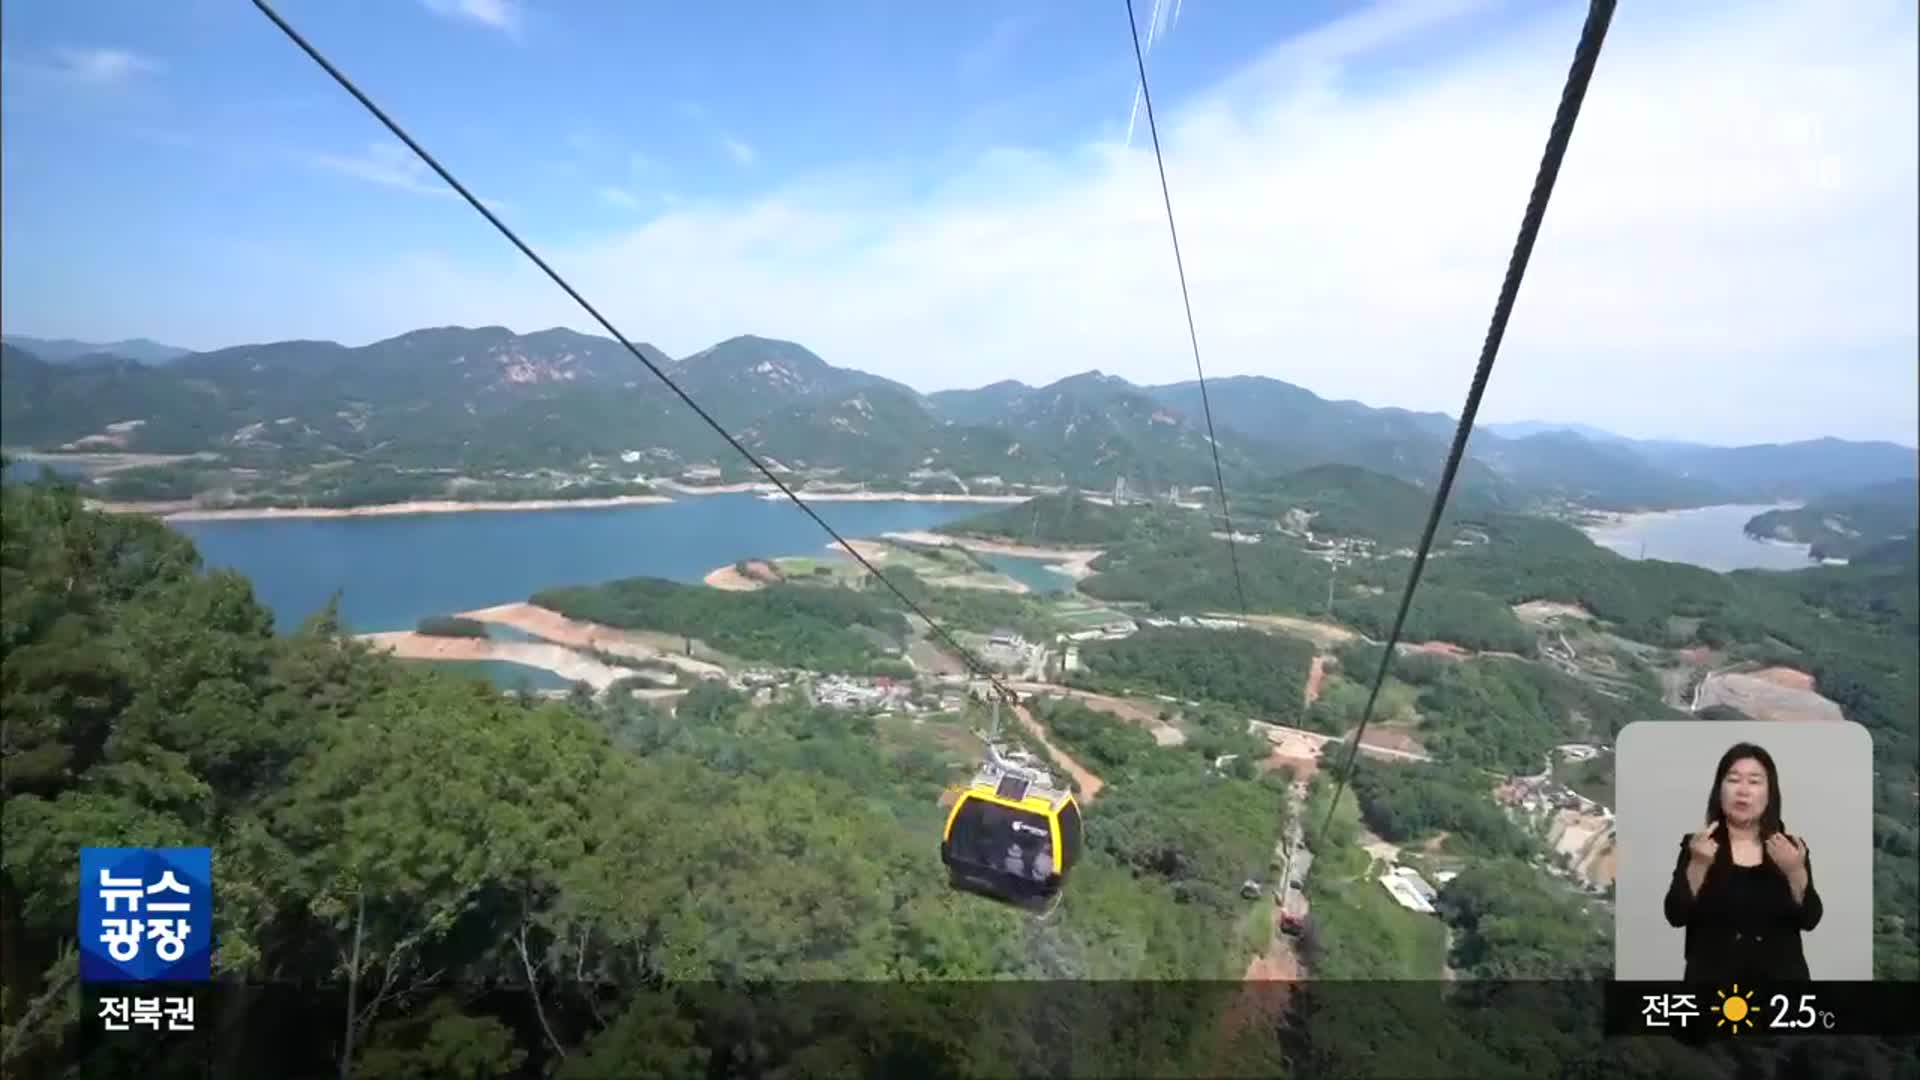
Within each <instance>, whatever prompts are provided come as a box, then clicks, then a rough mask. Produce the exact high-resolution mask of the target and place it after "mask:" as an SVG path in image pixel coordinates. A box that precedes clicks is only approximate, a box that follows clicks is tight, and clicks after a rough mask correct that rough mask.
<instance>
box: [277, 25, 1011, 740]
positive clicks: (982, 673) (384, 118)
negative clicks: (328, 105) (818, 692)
mask: <svg viewBox="0 0 1920 1080" xmlns="http://www.w3.org/2000/svg"><path fill="white" fill-rule="evenodd" d="M253 6H254V7H257V8H259V9H260V11H261V13H262V14H264V15H265V16H266V17H267V18H268V19H271V20H272V21H273V24H274V25H275V26H277V27H279V28H280V31H281V32H282V33H284V34H286V36H287V37H288V39H289V40H291V41H292V42H293V43H294V44H295V45H297V46H299V47H300V50H301V51H302V52H304V53H306V54H307V56H308V57H310V58H311V59H312V60H313V62H314V63H316V64H318V65H320V68H321V70H323V71H325V72H326V73H327V74H328V75H330V76H332V77H333V81H334V82H337V83H339V84H340V86H341V88H342V89H344V90H346V92H347V93H349V94H351V95H353V98H354V100H355V101H358V102H359V103H360V104H361V105H362V106H364V107H365V108H366V110H367V111H368V112H370V113H372V114H373V117H374V119H376V120H378V121H380V123H381V124H383V125H385V127H386V129H387V130H388V131H390V132H392V133H393V135H394V137H395V138H397V139H399V140H400V141H401V142H403V143H405V144H406V145H407V149H409V150H412V151H413V152H414V154H416V155H418V156H419V158H420V160H421V161H424V162H426V164H427V166H428V167H429V168H431V169H432V170H433V171H434V172H436V173H438V174H439V176H440V179H442V180H444V181H446V182H447V186H448V187H451V188H453V190H454V191H455V192H457V193H458V194H459V195H460V197H461V198H463V199H465V200H466V201H467V204H468V205H469V206H472V207H473V208H474V209H475V210H476V211H478V212H479V213H480V216H481V217H484V218H486V219H487V221H488V222H489V223H491V224H492V225H493V227H494V228H495V229H497V230H499V232H500V235H502V236H504V237H506V238H507V240H508V241H509V242H510V243H512V244H513V246H514V247H516V248H519V249H520V253H521V254H522V255H525V256H526V257H527V258H528V259H531V260H532V261H533V264H534V265H535V266H538V267H539V268H540V269H541V270H542V271H544V272H545V273H546V275H547V276H548V277H549V278H552V279H553V283H554V284H555V285H558V286H560V288H561V290H562V291H563V292H565V293H566V294H567V295H568V296H570V297H572V298H573V301H574V302H575V303H577V304H579V305H580V307H581V308H582V309H583V310H585V311H586V313H587V314H588V315H591V316H593V320H594V321H595V322H597V323H599V324H600V325H601V326H602V327H603V328H605V329H606V331H607V333H609V334H611V335H613V337H614V340H616V341H618V342H619V343H620V344H622V345H624V346H626V349H627V351H628V352H630V353H632V354H633V357H634V359H636V360H638V361H640V362H641V363H642V364H645V365H646V368H647V370H648V371H651V372H653V374H654V377H655V378H658V379H659V380H660V381H661V382H663V383H665V384H666V385H667V389H669V390H672V391H673V392H674V394H676V395H677V396H678V397H679V398H680V400H681V401H683V402H685V403H686V406H687V408H689V409H692V410H693V411H694V413H695V414H696V415H697V416H699V417H700V419H702V420H705V421H706V422H707V426H708V427H711V428H712V429H713V430H714V431H716V432H718V433H719V435H720V437H721V438H723V439H725V440H726V441H727V444H728V445H729V446H732V447H733V448H734V449H735V450H738V451H739V452H740V456H741V457H744V458H746V459H747V460H748V461H749V462H751V463H752V464H753V467H754V468H756V469H758V470H760V473H761V475H763V476H765V477H766V478H767V480H768V481H769V482H771V483H772V484H773V486H774V487H776V488H779V489H780V492H781V494H783V495H785V496H786V497H787V498H788V499H790V500H792V501H793V505H795V506H797V507H799V508H800V509H801V510H802V511H803V512H805V513H806V515H807V516H808V517H810V518H812V519H813V521H814V524H816V525H819V526H820V527H821V528H822V529H824V530H826V533H827V535H828V536H831V537H833V539H834V540H835V541H836V542H837V543H839V545H840V546H841V547H842V548H843V549H845V550H846V553H847V554H848V555H850V556H852V557H853V559H854V561H855V562H857V563H859V564H860V565H861V567H863V568H864V569H865V570H866V571H867V572H868V573H870V574H872V575H873V576H874V577H875V578H878V579H879V581H880V583H881V584H883V585H885V586H886V587H887V588H888V589H889V590H891V591H892V593H893V595H894V596H896V597H898V598H899V599H900V602H901V603H903V604H905V605H907V608H908V610H910V611H912V612H913V613H914V614H915V615H918V616H920V617H921V618H922V619H925V620H926V623H927V627H928V628H929V629H931V630H932V631H933V632H934V633H936V634H938V635H939V636H940V640H941V641H942V642H944V643H945V644H946V645H947V646H948V647H950V648H952V649H953V650H954V651H955V652H957V653H959V654H960V658H961V660H962V661H964V662H965V663H966V665H967V668H968V669H969V670H970V671H972V672H973V674H974V675H976V676H979V677H981V678H985V679H986V680H987V681H988V682H989V683H991V684H992V685H993V689H994V692H995V693H997V694H998V695H999V696H1000V698H1001V699H1002V700H1004V701H1006V702H1007V703H1009V704H1013V703H1016V702H1018V701H1019V698H1018V697H1017V696H1016V695H1015V694H1014V693H1013V691H1011V690H1009V689H1007V687H1006V685H1005V684H1004V683H1002V682H1001V681H1000V680H999V679H998V678H997V677H995V675H994V674H993V673H992V672H991V671H988V670H987V669H986V668H985V667H984V666H983V665H981V664H980V662H979V661H977V660H975V659H974V657H973V654H972V653H971V652H969V651H967V648H966V646H964V645H962V644H960V642H958V641H956V640H955V639H954V637H953V635H952V634H950V633H948V632H947V631H946V629H945V628H944V627H942V626H941V625H940V624H939V623H937V622H934V621H933V618H932V617H931V616H929V615H928V614H927V613H926V612H925V611H923V610H921V608H920V605H918V604H916V603H914V602H913V600H912V599H911V598H909V597H908V596H907V594H906V593H904V592H902V591H900V587H899V586H897V585H895V584H894V583H893V582H891V581H888V580H887V578H886V575H884V574H882V573H880V571H879V570H878V569H876V568H875V567H874V565H873V564H872V563H870V562H868V561H867V559H866V557H865V556H863V555H861V554H860V552H859V551H857V550H855V548H854V546H853V545H852V544H849V543H848V542H847V540H846V538H845V537H843V536H841V535H840V533H839V532H838V531H836V530H835V529H834V527H833V526H831V525H829V524H827V522H826V520H825V519H824V518H822V517H821V516H820V515H819V514H818V513H816V512H815V511H814V509H813V507H811V506H808V505H807V504H806V503H805V502H804V501H802V500H801V498H800V496H798V495H796V494H794V492H793V489H792V488H789V487H788V486H787V485H786V484H785V482H783V481H782V480H781V479H780V478H779V477H778V476H775V475H774V473H773V470H771V469H769V468H767V466H766V465H765V464H764V463H762V462H761V460H760V459H759V458H758V457H756V456H754V453H753V451H751V450H748V449H747V448H746V447H745V446H743V445H741V443H740V440H738V439H736V438H734V437H733V436H732V435H731V434H729V433H728V431H727V429H726V428H724V427H721V426H720V422H719V421H717V420H715V419H714V418H713V417H712V416H711V415H709V414H708V413H707V410H705V409H703V408H701V407H700V403H699V402H697V401H695V400H693V398H692V397H691V396H689V395H688V394H687V392H686V391H685V390H682V389H680V386H679V384H677V383H675V382H674V381H673V379H672V378H670V377H669V376H668V375H667V373H666V372H664V371H662V370H660V368H659V367H658V366H657V365H656V364H654V362H653V361H651V360H649V359H647V356H646V354H645V353H643V352H641V351H640V350H639V349H638V348H635V347H634V344H633V342H632V341H629V340H628V339H627V336H626V335H625V334H622V333H621V332H620V330H619V328H618V327H616V326H614V325H613V323H612V322H611V321H609V320H608V319H607V317H606V316H605V315H602V314H600V311H599V309H597V308H595V307H594V306H593V305H592V304H591V303H588V302H587V298H586V297H584V296H582V295H580V293H579V291H578V290H576V289H575V288H574V287H573V286H572V285H570V284H568V283H567V279H566V278H564V277H561V276H560V273H559V272H558V271H556V270H555V269H554V268H553V267H551V266H549V265H547V261H546V260H545V259H542V258H541V257H540V256H539V255H537V254H535V253H534V250H533V249H532V248H530V247H528V246H527V244H526V242H525V241H523V240H521V239H520V237H519V236H518V235H517V234H516V233H514V231H513V230H512V229H510V228H508V227H507V225H506V223H505V222H502V221H501V220H500V218H499V217H498V216H496V215H495V214H494V212H493V211H491V210H489V209H487V207H486V204H484V203H482V202H481V201H480V200H479V199H478V198H475V197H474V194H473V192H471V191H468V190H467V188H466V185H464V184H462V183H461V182H460V181H459V180H457V179H455V178H454V175H453V174H452V173H451V172H448V171H447V169H446V167H445V166H443V165H441V164H440V162H439V161H438V160H436V159H435V158H434V156H433V155H432V154H429V153H428V152H427V150H426V148H425V147H423V146H421V145H420V144H419V143H418V142H416V141H415V140H414V138H413V136H411V135H409V134H407V132H406V129H404V128H402V127H401V126H400V125H399V124H398V123H397V122H395V121H394V119H393V118H392V117H390V116H388V115H387V114H386V112H385V111H384V110H382V109H381V108H380V106H378V105H376V104H374V102H373V99H372V98H369V97H368V96H367V95H366V94H365V93H364V92H362V91H361V89H360V88H359V87H358V86H356V85H354V82H353V80H352V79H350V78H348V77H347V76H346V74H345V73H344V72H342V71H341V70H340V69H339V68H337V67H335V66H333V64H332V62H330V61H329V60H328V59H327V58H326V57H325V56H324V55H322V54H321V52H320V50H319V49H317V48H315V47H314V46H313V45H312V44H311V43H310V42H308V41H307V39H306V38H304V37H302V36H301V35H300V32H299V31H298V30H295V29H294V28H293V27H292V25H290V24H289V23H288V22H287V20H285V19H283V18H281V17H280V13H279V12H277V11H275V10H274V9H273V6H272V5H271V4H269V3H267V2H266V0H253Z"/></svg>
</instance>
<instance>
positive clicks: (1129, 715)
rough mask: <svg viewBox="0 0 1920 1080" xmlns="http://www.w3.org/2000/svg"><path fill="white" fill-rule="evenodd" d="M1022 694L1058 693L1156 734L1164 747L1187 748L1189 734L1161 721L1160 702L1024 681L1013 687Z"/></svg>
mask: <svg viewBox="0 0 1920 1080" xmlns="http://www.w3.org/2000/svg"><path fill="white" fill-rule="evenodd" d="M1012 685H1013V688H1014V689H1015V690H1018V691H1019V692H1021V693H1022V694H1058V695H1060V696H1062V697H1064V698H1066V700H1068V701H1077V702H1080V703H1081V704H1082V705H1085V706H1087V707H1088V708H1090V709H1098V710H1099V711H1101V712H1104V713H1107V714H1109V715H1111V716H1117V717H1119V718H1120V719H1122V720H1128V721H1131V722H1133V723H1136V724H1140V725H1142V726H1143V727H1145V728H1146V729H1147V730H1148V731H1150V732H1152V733H1153V741H1154V742H1155V743H1157V744H1159V745H1161V746H1185V745H1186V742H1187V733H1186V732H1184V731H1181V730H1180V729H1179V728H1177V727H1174V726H1173V725H1172V724H1169V723H1167V722H1166V721H1164V720H1162V719H1160V706H1159V704H1158V703H1157V702H1155V703H1148V702H1144V701H1137V700H1131V699H1128V698H1118V697H1111V696H1109V695H1107V694H1093V693H1088V692H1087V691H1085V690H1069V689H1067V688H1066V687H1062V686H1055V685H1053V684H1052V683H1037V682H1023V683H1014V684H1012Z"/></svg>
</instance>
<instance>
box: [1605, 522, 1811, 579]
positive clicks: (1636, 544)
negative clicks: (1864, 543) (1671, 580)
mask: <svg viewBox="0 0 1920 1080" xmlns="http://www.w3.org/2000/svg"><path fill="white" fill-rule="evenodd" d="M1773 509H1776V507H1773V506H1703V507H1700V508H1699V509H1697V510H1672V511H1668V512H1665V513H1660V514H1644V515H1639V516H1635V517H1633V518H1630V519H1628V520H1627V521H1624V522H1621V523H1619V524H1617V525H1609V526H1606V527H1604V528H1595V529H1588V530H1587V535H1588V536H1590V537H1592V538H1593V542H1594V543H1596V544H1599V545H1600V546H1602V547H1607V548H1612V549H1613V550H1614V551H1617V552H1619V553H1620V554H1622V555H1625V556H1627V557H1628V558H1631V559H1639V558H1648V559H1660V560H1663V561H1665V562H1682V563H1692V564H1693V565H1695V566H1704V567H1706V568H1707V569H1709V570H1719V571H1721V572H1725V571H1728V570H1748V569H1751V570H1801V569H1805V568H1806V567H1809V566H1813V565H1814V563H1813V562H1812V560H1810V559H1808V558H1807V548H1806V546H1805V545H1803V544H1779V543H1768V542H1765V541H1761V540H1755V539H1753V538H1752V537H1750V536H1748V535H1747V534H1746V525H1747V522H1748V521H1749V520H1750V519H1752V518H1753V517H1755V516H1757V515H1759V514H1763V513H1766V512H1767V511H1768V510H1773Z"/></svg>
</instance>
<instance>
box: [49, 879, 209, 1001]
mask: <svg viewBox="0 0 1920 1080" xmlns="http://www.w3.org/2000/svg"><path fill="white" fill-rule="evenodd" d="M79 937H80V980H81V981H82V982H90V983H110V982H205V981H207V980H208V979H210V978H211V977H212V969H213V849H212V848H203V847H199V848H98V847H89V848H81V849H80V931H79Z"/></svg>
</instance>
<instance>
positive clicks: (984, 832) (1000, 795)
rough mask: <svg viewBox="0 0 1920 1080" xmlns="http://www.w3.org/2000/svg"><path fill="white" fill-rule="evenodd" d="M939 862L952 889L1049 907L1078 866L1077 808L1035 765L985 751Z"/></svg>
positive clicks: (958, 803) (957, 805) (952, 813)
mask: <svg viewBox="0 0 1920 1080" xmlns="http://www.w3.org/2000/svg"><path fill="white" fill-rule="evenodd" d="M940 861H941V862H943V863H945V864H946V866H947V874H948V879H949V881H950V882H951V883H952V884H953V886H954V887H955V888H959V889H964V890H966V891H968V892H974V893H979V894H981V895H984V896H989V897H992V898H994V899H997V900H1002V901H1006V902H1009V903H1013V904H1018V905H1021V906H1038V907H1043V908H1044V907H1048V906H1050V905H1051V904H1052V902H1053V901H1054V900H1055V899H1057V898H1058V896H1059V894H1060V890H1061V888H1062V887H1064V886H1065V885H1066V881H1067V875H1068V874H1070V873H1072V871H1073V867H1074V864H1075V863H1077V862H1079V861H1080V807H1079V804H1078V803H1076V802H1075V801H1074V798H1073V793H1072V792H1071V791H1069V790H1067V789H1066V788H1064V787H1056V786H1055V785H1054V783H1053V777H1052V776H1051V775H1049V774H1048V773H1046V772H1045V771H1043V770H1041V769H1038V768H1035V767H1034V766H1033V765H1032V764H1031V758H1028V757H1027V756H1026V755H1024V754H1020V753H1018V752H1014V753H1011V754H1007V753H1002V752H1001V750H1000V748H999V747H997V746H995V745H993V744H992V743H991V742H989V743H988V744H987V761H986V763H985V764H984V765H982V766H981V767H980V771H979V772H978V773H976V774H974V777H973V781H972V782H971V783H969V784H968V785H967V786H966V787H965V788H963V789H962V790H961V791H960V793H959V796H958V797H957V798H955V799H954V802H953V808H952V809H951V810H949V811H948V812H947V827H946V830H945V832H943V833H942V834H941V838H940Z"/></svg>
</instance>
